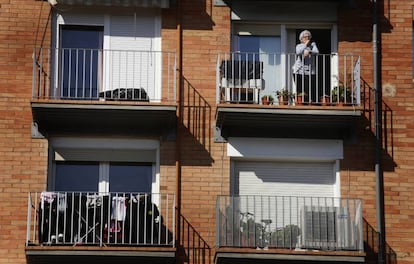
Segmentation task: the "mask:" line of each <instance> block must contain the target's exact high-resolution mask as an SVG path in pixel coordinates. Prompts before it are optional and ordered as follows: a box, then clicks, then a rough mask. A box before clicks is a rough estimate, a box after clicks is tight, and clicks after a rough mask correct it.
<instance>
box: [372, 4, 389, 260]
mask: <svg viewBox="0 0 414 264" xmlns="http://www.w3.org/2000/svg"><path fill="white" fill-rule="evenodd" d="M380 1H381V0H372V3H373V25H372V48H373V64H374V65H373V66H374V115H375V179H376V206H377V229H378V263H379V264H383V263H385V241H386V240H385V214H384V174H383V171H382V165H381V160H382V76H381V74H382V67H381V58H382V56H381V30H380V23H381V21H380V19H379V12H378V11H379V5H380ZM381 10H382V9H381Z"/></svg>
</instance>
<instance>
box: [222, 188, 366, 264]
mask: <svg viewBox="0 0 414 264" xmlns="http://www.w3.org/2000/svg"><path fill="white" fill-rule="evenodd" d="M216 217H217V218H216V219H217V221H216V246H217V248H218V249H217V253H216V263H222V264H223V263H244V262H243V261H246V260H249V261H254V260H256V261H258V260H260V261H265V260H268V261H270V260H273V261H274V260H279V261H283V260H296V261H305V262H303V263H306V261H307V260H308V261H315V260H318V261H330V262H335V263H336V262H339V263H347V262H364V256H365V253H364V248H363V220H362V203H361V200H358V199H340V198H327V197H325V198H322V197H294V196H291V197H290V196H289V197H287V196H286V197H283V196H259V195H258V196H219V197H218V198H217V205H216ZM248 263H250V262H248ZM252 263H253V262H252ZM283 263H284V262H283ZM301 263H302V262H301ZM312 263H313V262H312Z"/></svg>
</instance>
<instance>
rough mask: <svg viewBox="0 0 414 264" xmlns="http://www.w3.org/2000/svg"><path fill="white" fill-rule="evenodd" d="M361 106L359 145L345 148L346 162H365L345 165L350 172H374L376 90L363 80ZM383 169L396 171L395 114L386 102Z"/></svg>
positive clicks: (384, 109)
mask: <svg viewBox="0 0 414 264" xmlns="http://www.w3.org/2000/svg"><path fill="white" fill-rule="evenodd" d="M361 106H362V107H363V109H362V111H363V118H362V119H361V121H360V124H359V125H358V126H357V127H358V129H359V131H358V135H359V138H358V140H357V143H358V144H347V145H345V146H344V153H345V154H344V155H345V159H344V160H351V161H355V160H358V161H363V162H348V163H347V164H344V165H345V167H346V168H348V169H350V170H362V171H372V170H373V168H374V166H375V141H376V136H375V112H374V89H373V88H372V87H371V86H369V84H368V83H367V82H366V81H365V80H364V79H362V78H361ZM381 113H382V126H381V127H382V168H383V170H384V171H394V169H395V167H396V166H397V164H396V163H395V161H394V114H393V110H392V109H391V107H389V105H388V104H387V103H386V102H384V101H383V102H382V111H381Z"/></svg>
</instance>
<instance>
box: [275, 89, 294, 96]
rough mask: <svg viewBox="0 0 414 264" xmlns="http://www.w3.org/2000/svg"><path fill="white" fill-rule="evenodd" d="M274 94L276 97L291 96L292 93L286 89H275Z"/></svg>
mask: <svg viewBox="0 0 414 264" xmlns="http://www.w3.org/2000/svg"><path fill="white" fill-rule="evenodd" d="M276 95H277V97H292V96H293V95H294V94H293V93H291V92H289V91H288V90H286V89H281V90H277V91H276Z"/></svg>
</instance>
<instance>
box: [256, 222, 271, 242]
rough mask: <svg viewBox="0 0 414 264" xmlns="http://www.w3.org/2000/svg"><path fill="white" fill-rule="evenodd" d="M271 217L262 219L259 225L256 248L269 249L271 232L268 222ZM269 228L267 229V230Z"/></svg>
mask: <svg viewBox="0 0 414 264" xmlns="http://www.w3.org/2000/svg"><path fill="white" fill-rule="evenodd" d="M271 223H272V219H262V220H261V225H260V226H259V227H260V234H259V239H258V245H257V248H258V249H269V245H270V242H271V241H270V239H271V237H272V232H271V231H270V224H271ZM268 229H269V230H268Z"/></svg>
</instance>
